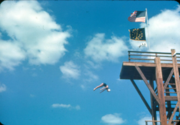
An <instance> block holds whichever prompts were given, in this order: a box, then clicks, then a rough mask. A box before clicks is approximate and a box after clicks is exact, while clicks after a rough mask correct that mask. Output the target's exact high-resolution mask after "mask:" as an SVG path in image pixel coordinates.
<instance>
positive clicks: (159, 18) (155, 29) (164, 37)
mask: <svg viewBox="0 0 180 125" xmlns="http://www.w3.org/2000/svg"><path fill="white" fill-rule="evenodd" d="M179 20H180V6H178V7H177V9H176V10H163V11H161V13H159V14H157V15H155V16H153V17H152V18H150V19H149V27H148V36H149V37H148V38H149V39H148V41H149V42H150V50H151V51H157V52H171V49H176V51H177V52H180V49H179V47H180V42H179V39H180V32H179V29H180V21H179ZM143 25H144V24H143V23H142V24H141V27H143ZM136 43H137V42H136ZM148 48H149V47H148Z"/></svg>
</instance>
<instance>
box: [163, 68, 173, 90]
mask: <svg viewBox="0 0 180 125" xmlns="http://www.w3.org/2000/svg"><path fill="white" fill-rule="evenodd" d="M173 73H174V71H173V68H172V69H171V72H170V74H169V76H168V78H167V80H166V82H165V83H164V89H165V88H166V87H167V85H168V83H169V81H170V79H171V77H172V75H173Z"/></svg>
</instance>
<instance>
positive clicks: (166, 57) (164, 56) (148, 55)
mask: <svg viewBox="0 0 180 125" xmlns="http://www.w3.org/2000/svg"><path fill="white" fill-rule="evenodd" d="M178 55H179V56H178ZM135 57H136V58H135ZM137 57H138V58H137ZM156 57H160V58H161V61H167V62H169V61H172V55H171V53H164V52H141V51H128V60H129V62H131V60H138V61H139V60H141V61H154V59H155V58H156ZM176 58H177V62H180V60H178V58H180V53H176Z"/></svg>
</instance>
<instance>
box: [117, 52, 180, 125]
mask: <svg viewBox="0 0 180 125" xmlns="http://www.w3.org/2000/svg"><path fill="white" fill-rule="evenodd" d="M178 55H179V57H178ZM128 56H129V62H123V64H122V69H121V72H120V79H129V80H130V81H131V82H132V84H133V86H134V87H135V89H136V90H137V92H138V94H139V96H140V97H141V99H142V101H143V102H144V104H145V106H146V107H147V109H148V111H149V113H150V114H151V115H152V121H146V122H145V123H146V125H148V123H149V122H152V123H153V125H157V123H158V122H160V123H161V125H174V124H175V123H176V122H177V121H179V120H178V119H179V117H180V115H179V112H180V108H179V107H180V79H179V73H180V72H179V71H180V63H179V64H178V62H180V60H178V58H180V53H176V52H175V50H174V49H172V50H171V53H163V52H141V51H128ZM132 60H134V61H132ZM147 61H148V62H147ZM173 74H174V75H173ZM134 80H143V81H144V83H145V84H146V86H147V87H148V89H149V91H150V95H151V104H150V105H151V106H150V105H149V104H148V103H147V101H146V99H145V98H144V96H143V94H142V93H141V91H140V90H139V88H138V86H137V85H136V83H135V81H134ZM157 112H159V115H160V121H157ZM175 114H176V115H175ZM177 114H178V115H177Z"/></svg>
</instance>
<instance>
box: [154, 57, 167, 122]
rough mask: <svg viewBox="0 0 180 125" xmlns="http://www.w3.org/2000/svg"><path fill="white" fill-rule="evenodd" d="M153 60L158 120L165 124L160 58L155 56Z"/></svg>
mask: <svg viewBox="0 0 180 125" xmlns="http://www.w3.org/2000/svg"><path fill="white" fill-rule="evenodd" d="M155 62H156V83H157V89H158V97H159V100H160V102H159V111H160V121H161V125H167V116H166V106H165V97H164V87H163V77H162V68H161V62H160V58H159V57H156V59H155Z"/></svg>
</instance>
